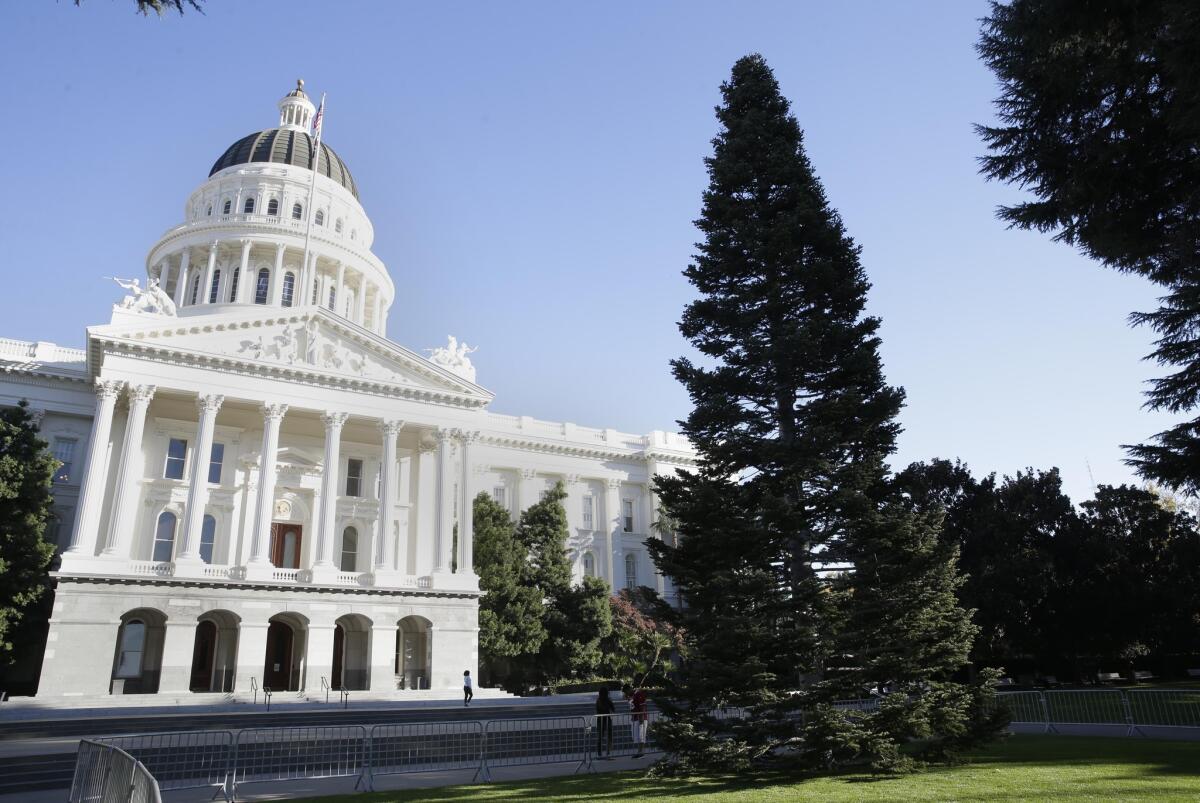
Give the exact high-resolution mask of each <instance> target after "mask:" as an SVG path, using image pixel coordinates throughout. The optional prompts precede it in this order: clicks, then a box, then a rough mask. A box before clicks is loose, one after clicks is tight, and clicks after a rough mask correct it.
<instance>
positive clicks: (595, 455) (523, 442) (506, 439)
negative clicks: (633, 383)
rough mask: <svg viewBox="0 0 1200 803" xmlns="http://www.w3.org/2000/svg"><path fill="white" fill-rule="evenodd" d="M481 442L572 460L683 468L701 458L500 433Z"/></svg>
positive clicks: (489, 434) (482, 436)
mask: <svg viewBox="0 0 1200 803" xmlns="http://www.w3.org/2000/svg"><path fill="white" fill-rule="evenodd" d="M479 442H480V443H483V444H486V445H489V446H499V447H501V448H504V449H517V450H520V451H523V452H541V453H543V454H556V455H565V456H568V457H585V458H590V459H597V460H626V461H634V462H644V461H646V460H647V459H654V460H657V461H660V462H662V463H669V464H671V465H679V466H694V465H696V464H697V462H698V461H697V458H696V457H695V456H692V455H687V454H681V453H678V452H663V451H660V450H658V449H650V450H632V449H626V450H621V449H613V448H605V447H603V446H592V445H589V444H584V443H570V442H564V441H552V440H541V439H539V438H530V437H524V436H520V435H506V434H503V433H497V432H483V433H480V436H479Z"/></svg>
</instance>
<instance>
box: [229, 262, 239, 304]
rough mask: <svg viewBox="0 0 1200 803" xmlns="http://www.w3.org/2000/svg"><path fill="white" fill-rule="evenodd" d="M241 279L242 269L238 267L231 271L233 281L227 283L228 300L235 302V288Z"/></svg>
mask: <svg viewBox="0 0 1200 803" xmlns="http://www.w3.org/2000/svg"><path fill="white" fill-rule="evenodd" d="M241 277H242V269H241V268H240V267H238V268H234V269H233V279H231V280H230V282H229V300H230V301H237V286H238V279H240V278H241Z"/></svg>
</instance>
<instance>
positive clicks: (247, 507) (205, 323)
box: [0, 86, 694, 697]
mask: <svg viewBox="0 0 1200 803" xmlns="http://www.w3.org/2000/svg"><path fill="white" fill-rule="evenodd" d="M279 111H280V122H279V125H278V126H277V127H275V128H272V129H268V130H266V131H262V132H259V133H257V134H252V135H250V136H248V137H244V138H243V139H241V140H238V141H237V142H235V143H234V144H233V145H231V146H230V147H229V148H228V149H227V150H226V151H225V153H224V154H223V155H222V156H221V157H220V158H219V159H218V160H217V162H216V164H214V166H213V168H212V170H211V172H210V174H209V177H208V179H207V180H206V181H204V182H203V183H202V184H201V185H200V187H199V188H198V189H196V190H195V191H194V192H193V193H192V194H191V196H190V197H189V198H188V200H187V203H186V205H185V210H184V215H185V220H184V222H183V223H182V224H181V225H179V226H176V227H174V228H172V229H171V230H169V231H168V232H166V233H165V234H164V235H163V236H162V238H161V239H160V240H159V241H158V242H157V243H156V244H155V245H154V246H153V247H152V248H151V249H150V252H149V255H148V257H147V264H146V280H145V284H144V285H142V284H137V283H134V282H124V283H123V286H125V287H126V288H127V289H128V290H129V295H127V296H126V297H125V298H124V300H123V301H122V302H121V303H120V304H118V305H116V306H114V307H113V311H112V316H111V319H110V321H109V323H107V324H104V325H99V326H93V327H90V328H88V329H87V338H86V347H85V348H84V349H83V350H76V349H69V348H62V347H59V346H56V345H54V344H50V343H25V342H20V341H13V340H0V369H3V373H2V374H0V404H6V405H11V404H16V403H18V402H19V401H20V400H22V399H25V400H28V401H29V403H30V406H31V407H32V408H33V409H34V411H35V414H36V415H38V416H39V417H40V421H41V424H40V426H41V433H42V437H43V438H45V439H46V440H47V441H48V442H49V443H50V445H51V448H52V450H53V452H54V454H55V457H56V458H57V459H58V460H59V461H60V462H61V464H62V465H61V467H60V468H59V469H58V472H57V474H56V476H55V480H54V490H55V507H56V512H57V514H58V518H57V521H56V522H55V524H54V525H53V527H52V529H51V532H50V536H49V537H50V538H52V539H54V540H55V541H56V543H57V544H58V545H59V547H60V550H61V552H62V555H61V565H60V568H59V570H58V571H57V572H56V574H55V576H56V583H57V585H56V591H55V600H54V608H53V613H52V617H51V621H50V630H49V636H48V640H47V645H46V651H45V656H44V659H43V664H42V672H41V681H40V687H39V692H38V694H39V696H50V697H53V696H76V695H97V694H108V693H112V694H130V693H155V692H159V693H186V692H196V693H204V692H239V693H249V692H250V691H251V690H252V689H254V688H262V687H269V688H271V689H272V690H274V691H283V690H294V691H299V690H309V691H313V690H318V689H320V688H321V687H322V686H323V685H325V684H327V685H329V686H331V687H333V688H339V687H344V688H348V689H361V690H370V691H373V692H389V693H390V692H396V693H398V694H402V693H403V692H404V691H406V690H412V689H422V688H433V689H446V688H451V687H454V686H457V685H459V683H460V679H461V676H462V672H463V670H465V669H470V670H472V673H473V674H477V673H476V672H475V670H476V668H477V665H478V616H477V611H478V599H479V596H480V591H479V585H478V578H477V577H476V574H475V572H474V569H473V566H472V522H471V517H470V515H469V513H470V510H471V500H472V499H473V498H474V497H475V495H476V494H478V493H480V492H486V493H488V494H491V495H492V496H493V497H494V498H495V499H496V501H497V502H499V503H500V504H502V505H503V506H505V507H507V508H508V510H509V511H510V512H511V514H512V515H513V516H514V517H516V516H518V515H519V514H520V511H521V510H523V509H524V508H526V507H528V506H530V505H531V504H533V503H535V502H537V501H538V500H539V498H540V497H541V494H543V493H544V492H545V491H546V490H548V489H549V488H552V487H553V486H554V484H555V483H557V482H563V483H565V486H566V489H567V492H568V498H567V502H566V505H567V510H568V520H569V523H570V525H571V537H570V543H569V546H568V549H569V553H570V556H571V559H572V561H573V563H574V570H575V573H576V576H577V578H581V577H582V576H584V575H593V576H597V577H601V578H604V579H605V580H607V581H608V582H609V583H610V584H611V585H612V586H613V587H614V588H622V587H632V586H637V585H648V586H651V587H656V588H657V589H658V590H659V591H660V592H662V593H663V594H665V595H667V596H668V597H670V596H672V590H671V588H670V587H669V585H668V584H666V583H664V580H663V578H662V577H660V576H656V575H655V573H654V567H653V564H652V563H651V561H650V559H649V556H648V554H647V551H646V547H645V541H646V539H647V538H649V537H652V535H651V534H652V532H653V530H652V526H651V525H652V523H653V521H654V518H655V500H654V499H653V496H652V492H651V481H652V479H653V477H654V476H655V475H656V474H659V473H667V472H673V471H675V470H676V469H677V468H679V467H683V466H688V465H690V464H692V463H693V462H694V454H693V452H692V450H691V448H690V446H689V444H688V443H687V442H686V440H685V439H683V438H681V437H680V436H678V435H674V434H671V433H665V432H654V433H651V434H649V435H644V436H643V435H628V434H624V433H620V432H617V431H615V430H611V429H592V428H587V427H581V426H575V425H573V424H569V423H550V422H545V421H537V420H534V419H531V418H528V417H516V416H506V415H498V414H495V413H492V412H490V411H488V409H487V407H488V405H489V403H490V402H491V401H492V398H493V397H492V394H490V393H489V392H488V391H486V390H485V389H484V388H482V387H480V386H479V385H477V384H476V383H475V375H474V368H473V366H471V364H470V359H469V356H468V354H469V353H470V352H469V350H468V349H467V347H466V346H465V344H463V345H459V344H457V343H455V342H454V341H453V339H451V343H450V344H449V345H448V346H447V347H446V348H443V349H437V350H435V351H434V354H433V355H432V356H431V357H429V358H426V357H423V356H421V355H419V354H417V353H415V352H413V351H410V350H408V349H406V348H404V347H402V346H400V345H398V344H396V343H393V342H391V341H389V340H388V339H387V338H386V337H385V334H384V333H385V331H386V320H387V314H388V310H389V308H390V307H391V304H392V301H393V299H394V297H395V288H394V285H393V283H392V280H391V278H390V277H389V275H388V273H387V270H386V268H385V267H384V265H383V263H382V262H381V261H380V260H379V259H378V258H377V257H376V256H375V255H374V254H373V253H372V252H371V245H372V242H373V240H374V229H373V227H372V225H371V222H370V220H369V218H368V217H367V215H366V213H365V211H364V210H363V208H362V206H361V204H360V203H359V201H358V194H357V185H356V184H355V182H354V179H353V177H352V176H351V174H350V172H349V170H348V169H347V167H346V165H345V163H343V162H342V161H341V159H340V158H339V157H338V156H337V154H336V153H334V151H333V150H332V149H330V148H329V147H328V146H327V145H325V144H323V143H322V144H321V146H320V152H319V154H318V158H317V160H316V171H315V172H316V176H315V182H314V175H313V171H312V170H310V169H309V165H310V164H312V160H311V156H312V152H313V145H314V143H313V141H312V139H311V138H310V135H309V127H310V123H311V120H312V117H313V115H314V108H313V105H312V103H311V102H310V101H309V99H308V98H307V97H306V96H305V94H304V92H303V89H302V88H301V87H300V86H298V87H297V89H296V90H294V91H293V92H291V93H289V94H288V95H287V96H285V97H284V98H283V99H282V100H281V101H280V102H279ZM310 191H311V197H312V205H311V208H310V204H309V198H310Z"/></svg>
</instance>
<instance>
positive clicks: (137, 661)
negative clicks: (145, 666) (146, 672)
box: [113, 619, 146, 678]
mask: <svg viewBox="0 0 1200 803" xmlns="http://www.w3.org/2000/svg"><path fill="white" fill-rule="evenodd" d="M118 641H119V643H120V645H121V647H120V649H119V650H118V652H117V670H116V671H115V672H114V673H113V676H114V677H118V678H136V677H141V674H142V656H143V655H145V654H146V623H145V622H143V621H142V620H141V619H130V620H129V621H128V622H126V623H125V624H123V625H121V635H120V637H119V639H118Z"/></svg>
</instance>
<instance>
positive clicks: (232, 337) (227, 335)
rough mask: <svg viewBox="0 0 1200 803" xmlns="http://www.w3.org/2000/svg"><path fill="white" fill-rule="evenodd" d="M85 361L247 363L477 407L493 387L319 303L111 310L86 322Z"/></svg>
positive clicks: (274, 373)
mask: <svg viewBox="0 0 1200 803" xmlns="http://www.w3.org/2000/svg"><path fill="white" fill-rule="evenodd" d="M88 344H89V349H88V350H89V362H94V361H95V360H97V359H101V358H102V357H103V354H104V353H106V352H107V351H109V350H117V351H128V350H132V351H134V352H137V353H139V354H141V355H142V356H143V357H145V358H151V359H154V358H162V359H167V360H171V361H173V362H179V361H181V360H184V361H188V362H195V363H197V364H200V365H203V364H205V363H213V362H214V361H215V362H217V363H219V364H221V365H223V366H228V365H230V364H231V363H233V364H239V365H241V366H244V367H245V369H246V370H247V371H248V372H251V373H254V372H261V373H264V374H266V375H269V376H271V377H275V378H284V379H287V378H290V377H295V378H296V379H298V380H299V381H306V382H311V381H313V380H318V381H320V382H322V383H323V384H335V385H347V386H352V387H362V388H373V389H375V392H380V391H386V392H388V393H389V395H401V396H412V397H419V398H427V399H430V400H434V401H439V400H440V401H446V402H449V403H453V404H456V405H465V406H471V407H481V406H484V405H486V404H487V403H488V402H490V401H491V399H492V394H490V393H489V392H488V391H486V390H484V389H483V388H481V387H479V386H478V385H476V384H474V383H473V382H469V381H467V380H466V379H464V378H462V377H460V376H458V375H456V374H454V373H452V372H451V371H449V370H447V369H446V368H443V367H442V366H439V365H436V364H434V363H433V362H430V361H429V360H428V359H426V358H424V357H422V356H421V355H419V354H417V353H416V352H413V351H410V350H409V349H406V348H404V347H403V346H400V345H398V344H396V343H393V342H391V341H390V340H387V339H386V338H383V337H381V336H379V335H377V334H375V333H374V332H370V331H368V330H366V329H363V328H362V327H360V326H357V325H356V324H353V323H350V322H349V321H347V320H345V319H343V318H339V317H338V316H336V315H333V314H332V313H330V312H329V311H328V310H325V309H322V308H320V307H305V308H297V309H294V310H280V309H270V310H269V311H268V310H266V309H264V308H262V307H241V308H236V309H234V310H231V311H226V312H211V313H207V314H200V315H190V316H189V315H183V316H179V317H169V316H164V315H140V316H136V317H135V316H121V317H120V318H119V319H118V318H117V317H114V322H113V323H111V324H108V325H105V326H95V327H91V328H90V329H88Z"/></svg>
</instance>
